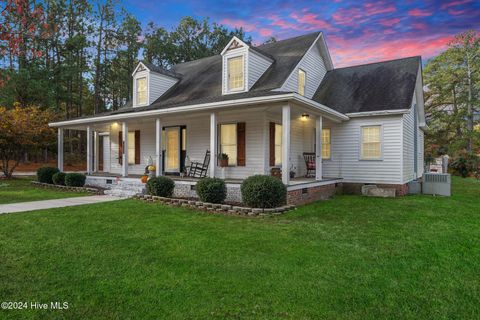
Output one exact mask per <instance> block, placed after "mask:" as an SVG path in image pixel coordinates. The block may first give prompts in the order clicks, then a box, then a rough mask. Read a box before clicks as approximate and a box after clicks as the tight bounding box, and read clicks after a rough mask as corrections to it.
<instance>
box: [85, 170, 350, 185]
mask: <svg viewBox="0 0 480 320" xmlns="http://www.w3.org/2000/svg"><path fill="white" fill-rule="evenodd" d="M90 176H93V177H105V178H122V175H120V174H116V173H109V172H95V173H91V174H90ZM167 176H168V177H169V178H171V179H172V180H174V181H185V182H196V181H198V180H200V178H193V177H180V176H176V175H167ZM140 177H142V175H140V174H129V175H128V176H127V178H133V179H136V178H138V179H140ZM243 180H244V179H225V182H226V183H230V184H241V183H242V182H243ZM341 180H342V178H331V177H324V178H323V179H322V180H315V178H313V177H296V178H293V179H290V183H289V184H288V185H289V186H299V185H302V184H311V183H328V182H331V183H333V182H334V181H335V182H338V181H341Z"/></svg>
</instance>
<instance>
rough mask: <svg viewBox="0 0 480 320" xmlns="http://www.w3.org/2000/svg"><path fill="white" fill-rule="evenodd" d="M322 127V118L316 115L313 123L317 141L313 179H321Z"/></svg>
mask: <svg viewBox="0 0 480 320" xmlns="http://www.w3.org/2000/svg"><path fill="white" fill-rule="evenodd" d="M322 128H323V118H322V116H318V117H317V121H316V123H315V135H316V140H317V143H316V144H315V180H322Z"/></svg>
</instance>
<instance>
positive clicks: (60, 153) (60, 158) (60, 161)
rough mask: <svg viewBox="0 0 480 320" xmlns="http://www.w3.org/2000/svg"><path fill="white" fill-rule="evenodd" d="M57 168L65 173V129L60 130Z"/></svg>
mask: <svg viewBox="0 0 480 320" xmlns="http://www.w3.org/2000/svg"><path fill="white" fill-rule="evenodd" d="M57 167H58V170H60V171H61V172H63V128H58V147H57Z"/></svg>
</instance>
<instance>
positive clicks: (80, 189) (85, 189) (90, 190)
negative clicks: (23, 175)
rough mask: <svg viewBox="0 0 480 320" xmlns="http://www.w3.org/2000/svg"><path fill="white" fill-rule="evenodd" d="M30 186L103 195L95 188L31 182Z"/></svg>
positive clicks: (101, 191)
mask: <svg viewBox="0 0 480 320" xmlns="http://www.w3.org/2000/svg"><path fill="white" fill-rule="evenodd" d="M31 184H33V185H34V186H37V187H42V188H46V189H58V190H62V191H73V192H87V193H91V194H96V195H103V190H102V189H96V188H88V187H69V186H61V185H56V184H50V183H43V182H38V181H31Z"/></svg>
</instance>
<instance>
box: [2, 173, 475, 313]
mask: <svg viewBox="0 0 480 320" xmlns="http://www.w3.org/2000/svg"><path fill="white" fill-rule="evenodd" d="M453 192H454V196H452V197H451V198H442V197H430V196H409V197H403V198H397V199H379V198H363V197H359V196H339V197H336V198H335V199H333V200H329V201H324V202H319V203H316V204H312V205H309V206H305V207H302V208H299V209H298V210H296V211H293V212H290V213H288V214H286V215H284V216H279V217H274V218H270V217H269V218H242V217H233V216H222V215H212V214H206V213H199V212H195V211H190V210H187V209H180V208H170V207H165V206H162V205H158V204H153V203H143V202H139V201H137V200H125V201H118V202H112V203H104V204H97V205H89V206H79V207H70V208H66V209H54V210H46V211H37V212H31V213H21V214H9V215H3V216H0V297H1V299H0V300H2V301H27V302H30V301H39V302H50V301H62V302H63V301H67V302H68V303H69V308H68V310H64V311H34V310H27V311H25V310H16V311H11V310H7V311H5V310H0V318H6V319H19V318H38V319H44V318H56V319H58V318H66V319H94V318H95V319H162V318H174V319H197V318H201V319H210V318H214V319H245V318H251V319H257V318H261V319H277V318H280V319H284V318H285V319H319V318H328V319H385V318H390V319H404V318H406V319H451V318H457V319H474V318H477V319H478V318H480V181H476V180H472V179H471V180H462V179H454V189H453Z"/></svg>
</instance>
